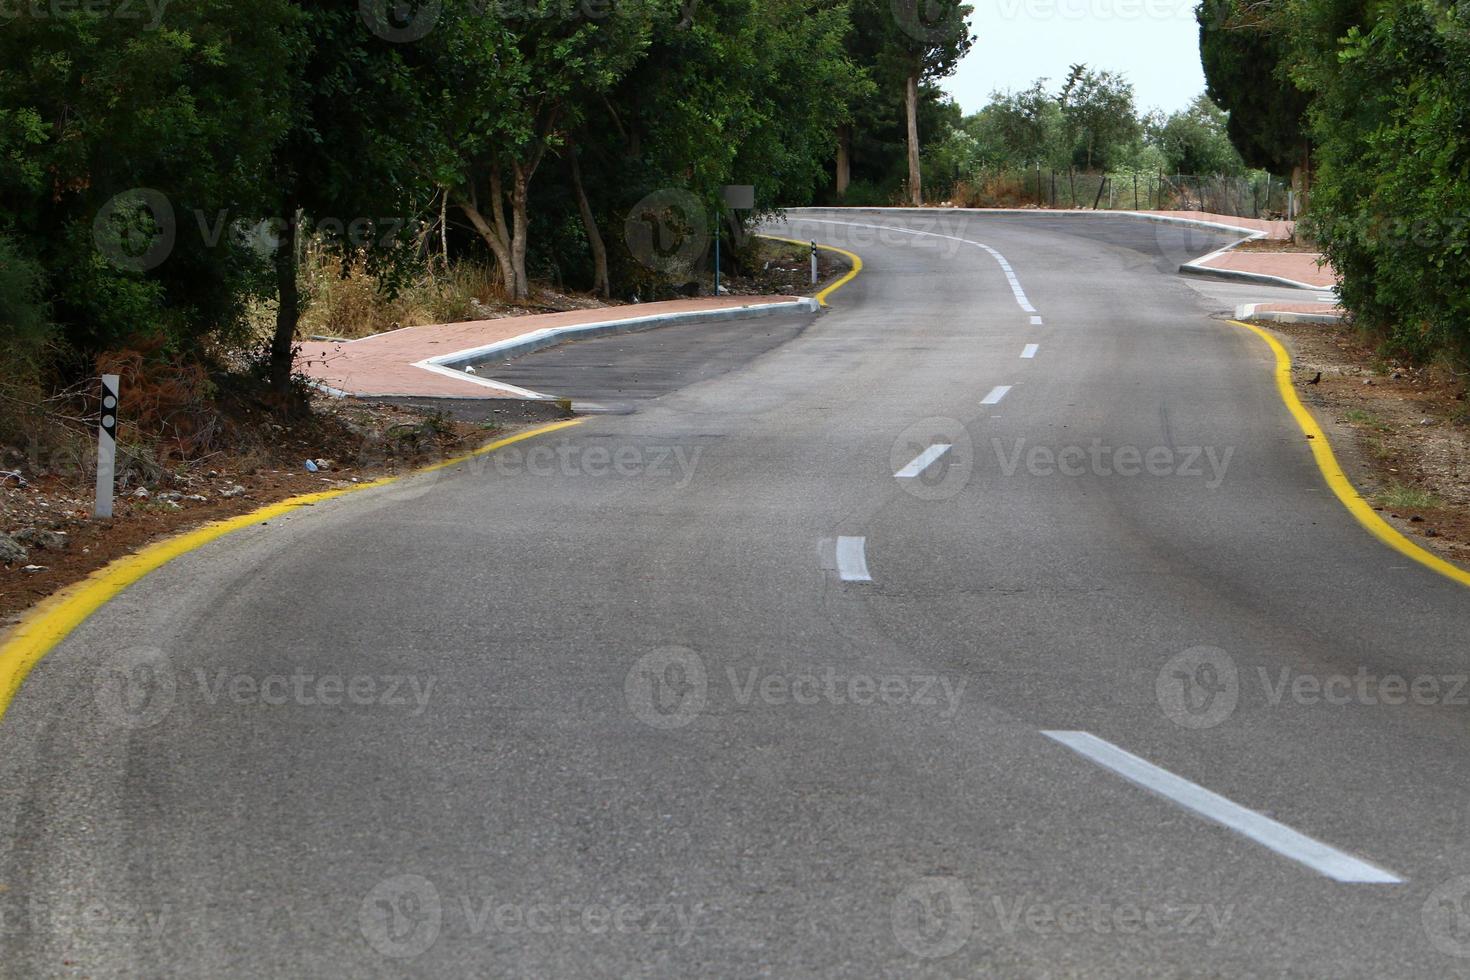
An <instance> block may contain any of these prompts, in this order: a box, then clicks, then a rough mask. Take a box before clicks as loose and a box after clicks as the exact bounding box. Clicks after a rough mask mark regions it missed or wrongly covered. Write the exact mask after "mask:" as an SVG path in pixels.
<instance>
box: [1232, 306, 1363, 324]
mask: <svg viewBox="0 0 1470 980" xmlns="http://www.w3.org/2000/svg"><path fill="white" fill-rule="evenodd" d="M1270 305H1271V304H1270V303H1246V304H1244V305H1242V306H1237V307H1236V308H1235V319H1237V320H1255V321H1257V322H1265V323H1329V324H1330V323H1341V322H1342V316H1343V315H1342V314H1341V313H1332V312H1328V311H1323V312H1321V313H1298V312H1293V311H1290V310H1262V311H1261V312H1259V313H1257V312H1256V310H1257V309H1258V308H1259V307H1262V306H1270Z"/></svg>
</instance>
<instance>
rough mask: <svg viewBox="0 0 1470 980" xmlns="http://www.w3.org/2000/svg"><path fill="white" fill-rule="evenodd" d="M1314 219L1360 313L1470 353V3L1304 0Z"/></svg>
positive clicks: (1298, 47)
mask: <svg viewBox="0 0 1470 980" xmlns="http://www.w3.org/2000/svg"><path fill="white" fill-rule="evenodd" d="M1289 15H1290V20H1289V22H1288V24H1287V26H1288V27H1289V29H1290V31H1291V34H1292V37H1293V38H1294V39H1295V40H1294V44H1295V49H1294V50H1295V60H1294V62H1293V66H1292V71H1293V75H1294V77H1295V78H1297V79H1298V80H1299V81H1300V82H1301V83H1302V84H1303V85H1304V86H1305V88H1306V90H1307V91H1308V92H1309V94H1310V96H1311V102H1310V105H1309V112H1308V116H1309V120H1310V126H1311V133H1312V135H1313V137H1314V145H1315V148H1316V151H1315V160H1316V165H1317V174H1316V182H1315V189H1314V193H1313V198H1312V205H1311V212H1310V213H1309V215H1308V222H1307V223H1308V225H1309V228H1310V230H1311V233H1312V235H1313V237H1314V238H1315V239H1316V241H1317V242H1318V243H1319V245H1320V246H1321V248H1322V251H1323V252H1324V253H1325V254H1326V256H1327V258H1328V259H1330V260H1331V263H1332V266H1333V268H1334V269H1336V270H1337V272H1338V275H1339V277H1340V279H1341V285H1340V292H1341V296H1342V301H1343V304H1344V305H1345V306H1346V307H1347V308H1348V309H1349V310H1351V311H1352V312H1353V314H1354V316H1355V319H1356V321H1357V323H1358V324H1359V325H1360V326H1362V327H1364V328H1366V329H1368V330H1371V331H1373V332H1375V333H1376V334H1377V335H1378V336H1380V337H1382V338H1384V339H1385V340H1387V341H1388V343H1389V345H1390V346H1391V347H1392V348H1394V349H1395V350H1396V351H1398V352H1403V353H1407V354H1409V355H1411V356H1414V357H1418V358H1429V357H1432V356H1435V355H1437V354H1448V355H1450V356H1451V357H1452V358H1453V359H1455V360H1457V361H1464V360H1465V359H1466V358H1467V357H1470V261H1467V258H1470V255H1467V252H1470V220H1467V218H1466V216H1467V215H1470V126H1467V115H1466V108H1465V92H1466V91H1470V5H1467V4H1465V3H1457V4H1453V5H1449V6H1445V5H1441V4H1438V3H1431V2H1406V3H1401V4H1394V5H1392V6H1390V7H1380V6H1378V5H1372V6H1370V5H1368V4H1365V3H1358V2H1344V0H1300V2H1299V3H1296V4H1294V5H1293V6H1292V7H1291V8H1289Z"/></svg>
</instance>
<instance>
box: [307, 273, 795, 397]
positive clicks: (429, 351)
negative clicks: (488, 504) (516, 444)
mask: <svg viewBox="0 0 1470 980" xmlns="http://www.w3.org/2000/svg"><path fill="white" fill-rule="evenodd" d="M797 298H798V297H795V296H721V297H718V298H716V297H713V296H710V297H705V298H701V299H681V300H672V301H669V302H663V303H636V304H633V305H630V306H614V307H603V308H599V309H592V310H572V311H570V312H566V313H541V314H536V315H534V316H508V317H500V318H497V319H494V320H469V321H466V322H464V323H440V324H433V325H429V326H421V327H403V328H401V329H399V330H390V331H388V332H387V333H380V334H375V335H374V336H371V337H363V338H361V339H360V340H349V341H319V340H316V341H307V342H305V343H303V344H302V345H301V352H300V354H299V355H298V357H297V362H296V366H297V369H298V370H300V371H301V372H302V373H304V374H305V375H306V376H307V377H308V378H310V379H311V380H312V381H314V382H316V383H317V384H319V385H321V386H322V387H324V388H328V389H330V390H331V391H332V392H333V393H336V394H342V395H351V396H356V397H360V398H370V397H379V398H382V397H422V398H524V397H526V392H524V391H522V390H520V389H516V388H514V387H510V386H500V385H496V384H495V382H494V380H493V379H491V378H485V377H480V376H478V375H473V376H472V375H468V374H464V373H462V372H456V371H450V370H445V369H440V370H437V371H436V370H433V369H429V368H424V367H420V366H418V362H420V361H423V360H425V359H427V358H431V357H432V358H437V357H442V356H444V355H448V354H453V353H454V352H456V351H464V350H472V349H474V348H479V347H485V346H487V345H490V344H495V343H500V342H503V341H508V340H512V339H514V338H517V337H523V336H525V335H527V334H531V333H535V332H537V331H541V330H547V329H555V328H558V327H570V326H580V325H585V324H593V323H609V322H616V321H619V320H631V319H636V318H639V317H648V316H660V315H666V314H670V313H695V312H702V311H707V310H726V309H737V308H740V307H746V306H761V305H766V304H770V303H782V302H792V301H795V300H796V299H797Z"/></svg>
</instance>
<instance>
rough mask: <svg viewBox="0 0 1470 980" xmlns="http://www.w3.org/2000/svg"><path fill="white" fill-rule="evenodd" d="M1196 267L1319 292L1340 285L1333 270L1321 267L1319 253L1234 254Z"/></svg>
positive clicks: (1224, 254)
mask: <svg viewBox="0 0 1470 980" xmlns="http://www.w3.org/2000/svg"><path fill="white" fill-rule="evenodd" d="M1193 264H1194V265H1197V266H1204V267H1205V268H1207V269H1219V270H1228V271H1232V272H1248V273H1252V274H1253V275H1261V276H1274V277H1276V278H1277V279H1289V280H1291V281H1292V282H1300V283H1305V284H1306V285H1308V286H1312V287H1315V288H1318V289H1331V288H1332V287H1333V286H1334V285H1336V284H1337V276H1336V275H1335V274H1334V273H1333V271H1332V266H1330V265H1326V264H1323V263H1322V256H1321V255H1319V254H1317V253H1316V252H1242V251H1237V250H1232V251H1228V252H1221V253H1219V254H1216V255H1209V256H1205V257H1203V258H1199V259H1195V261H1194V263H1193Z"/></svg>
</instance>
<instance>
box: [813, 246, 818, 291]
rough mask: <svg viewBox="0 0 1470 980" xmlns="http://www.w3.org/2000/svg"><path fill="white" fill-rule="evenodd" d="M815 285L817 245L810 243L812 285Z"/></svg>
mask: <svg viewBox="0 0 1470 980" xmlns="http://www.w3.org/2000/svg"><path fill="white" fill-rule="evenodd" d="M816 284H817V243H816V242H812V285H813V286H815V285H816Z"/></svg>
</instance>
